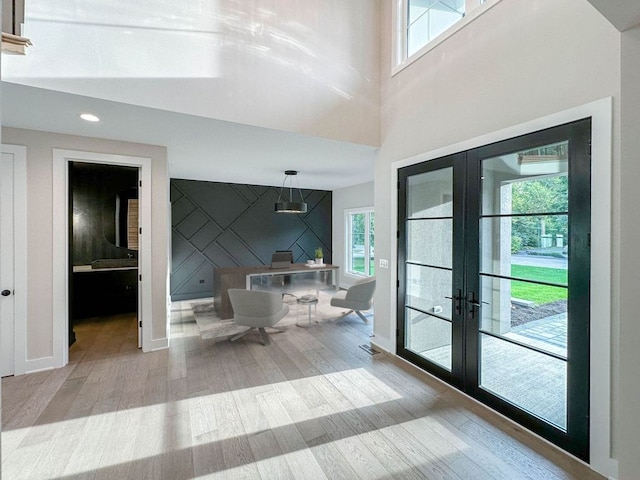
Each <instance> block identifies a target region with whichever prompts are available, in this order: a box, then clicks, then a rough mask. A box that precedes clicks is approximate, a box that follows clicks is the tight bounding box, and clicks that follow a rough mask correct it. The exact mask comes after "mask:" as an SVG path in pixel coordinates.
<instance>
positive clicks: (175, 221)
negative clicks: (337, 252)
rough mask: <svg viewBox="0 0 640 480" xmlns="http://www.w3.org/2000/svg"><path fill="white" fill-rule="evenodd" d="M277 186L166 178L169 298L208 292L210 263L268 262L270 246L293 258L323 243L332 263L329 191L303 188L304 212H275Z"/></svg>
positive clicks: (310, 252) (303, 256)
mask: <svg viewBox="0 0 640 480" xmlns="http://www.w3.org/2000/svg"><path fill="white" fill-rule="evenodd" d="M279 190H280V188H279V187H267V186H260V185H241V184H230V183H219V182H202V181H196V180H180V179H171V225H172V255H171V257H172V262H171V263H172V267H171V299H172V300H174V301H179V300H188V299H191V298H203V297H211V296H213V269H214V268H215V267H231V266H252V265H264V264H269V263H271V254H272V253H273V252H274V251H275V250H291V251H292V252H293V258H294V261H295V262H304V261H306V260H307V259H310V258H313V256H314V250H315V249H316V248H317V247H322V249H323V252H324V260H325V262H326V263H331V195H332V194H331V192H330V191H324V190H302V193H303V195H304V199H305V201H306V202H307V204H308V210H307V213H306V214H304V215H297V214H286V213H284V214H283V213H281V214H278V213H275V212H274V204H275V202H276V200H277V199H278V193H279Z"/></svg>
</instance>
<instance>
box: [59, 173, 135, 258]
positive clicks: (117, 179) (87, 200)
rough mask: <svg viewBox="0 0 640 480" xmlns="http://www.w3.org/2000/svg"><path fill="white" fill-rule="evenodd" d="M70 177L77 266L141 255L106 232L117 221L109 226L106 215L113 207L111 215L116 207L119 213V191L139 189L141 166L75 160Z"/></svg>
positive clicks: (73, 255)
mask: <svg viewBox="0 0 640 480" xmlns="http://www.w3.org/2000/svg"><path fill="white" fill-rule="evenodd" d="M69 177H70V185H71V204H72V208H73V212H72V222H71V223H72V225H73V227H72V230H73V237H72V238H73V240H72V251H71V253H72V259H73V265H89V264H90V263H91V262H92V261H93V260H99V259H102V258H127V255H134V256H136V257H137V252H136V251H134V250H129V249H127V248H122V247H117V246H116V245H114V244H113V243H111V242H110V241H108V240H107V238H106V236H105V233H108V230H109V228H111V229H113V228H114V227H113V224H111V225H110V226H109V225H108V223H109V222H105V218H104V217H105V210H109V212H110V215H111V210H112V209H113V215H115V207H114V205H115V196H116V195H117V194H118V193H120V192H123V191H126V190H127V189H130V188H134V189H135V188H137V184H138V169H137V168H135V167H120V166H116V165H100V164H93V163H80V162H73V163H71V164H70V165H69ZM111 203H113V204H114V205H113V206H112V205H111ZM114 218H115V217H114ZM111 233H112V232H111Z"/></svg>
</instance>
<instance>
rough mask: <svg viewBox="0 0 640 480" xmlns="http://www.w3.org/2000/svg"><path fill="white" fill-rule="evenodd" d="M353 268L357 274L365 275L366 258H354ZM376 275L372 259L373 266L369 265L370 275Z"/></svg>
mask: <svg viewBox="0 0 640 480" xmlns="http://www.w3.org/2000/svg"><path fill="white" fill-rule="evenodd" d="M352 266H353V270H354V271H355V272H360V273H364V258H362V257H356V258H354V259H353V264H352ZM374 273H375V263H374V261H373V259H372V260H371V264H370V265H369V274H370V275H373V274H374Z"/></svg>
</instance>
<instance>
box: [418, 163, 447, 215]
mask: <svg viewBox="0 0 640 480" xmlns="http://www.w3.org/2000/svg"><path fill="white" fill-rule="evenodd" d="M451 216H453V168H443V169H441V170H435V171H432V172H426V173H421V174H419V175H413V176H412V177H409V178H408V180H407V217H408V218H442V217H451Z"/></svg>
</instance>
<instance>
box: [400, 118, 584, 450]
mask: <svg viewBox="0 0 640 480" xmlns="http://www.w3.org/2000/svg"><path fill="white" fill-rule="evenodd" d="M590 132H591V122H590V120H589V119H586V120H581V121H578V122H573V123H570V124H566V125H561V126H558V127H554V128H551V129H548V130H544V131H540V132H535V133H531V134H528V135H525V136H521V137H517V138H513V139H510V140H506V141H502V142H499V143H495V144H491V145H487V146H484V147H480V148H476V149H473V150H469V151H466V152H461V153H458V154H455V155H450V156H447V157H443V158H439V159H435V160H431V161H428V162H424V163H421V164H416V165H412V166H409V167H406V168H402V169H400V170H399V171H398V177H399V198H398V209H399V211H398V235H399V240H398V280H399V281H398V339H397V351H398V354H399V355H400V356H402V357H404V358H406V359H407V360H409V361H411V362H413V363H414V364H416V365H418V366H420V367H421V368H423V369H425V370H427V371H429V372H431V373H433V374H435V375H436V376H438V377H440V378H442V379H443V380H445V381H447V382H449V383H450V384H452V385H454V386H455V387H457V388H459V389H461V390H463V391H464V392H466V393H467V394H469V395H471V396H473V397H475V398H476V399H478V400H480V401H482V402H484V403H485V404H487V405H489V406H491V407H492V408H494V409H496V410H498V411H500V412H501V413H503V414H505V415H507V416H509V417H511V418H512V419H514V420H515V421H517V422H519V423H521V424H522V425H524V426H526V427H527V428H529V429H531V430H533V431H535V432H536V433H538V434H540V435H541V436H543V437H545V438H547V439H548V440H550V441H552V442H554V443H556V444H557V445H559V446H560V447H562V448H564V449H565V450H567V451H569V452H571V453H573V454H574V455H576V456H578V457H579V458H582V459H585V460H588V452H589V437H588V434H589V272H590V228H591V227H590V171H591V159H590Z"/></svg>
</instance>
